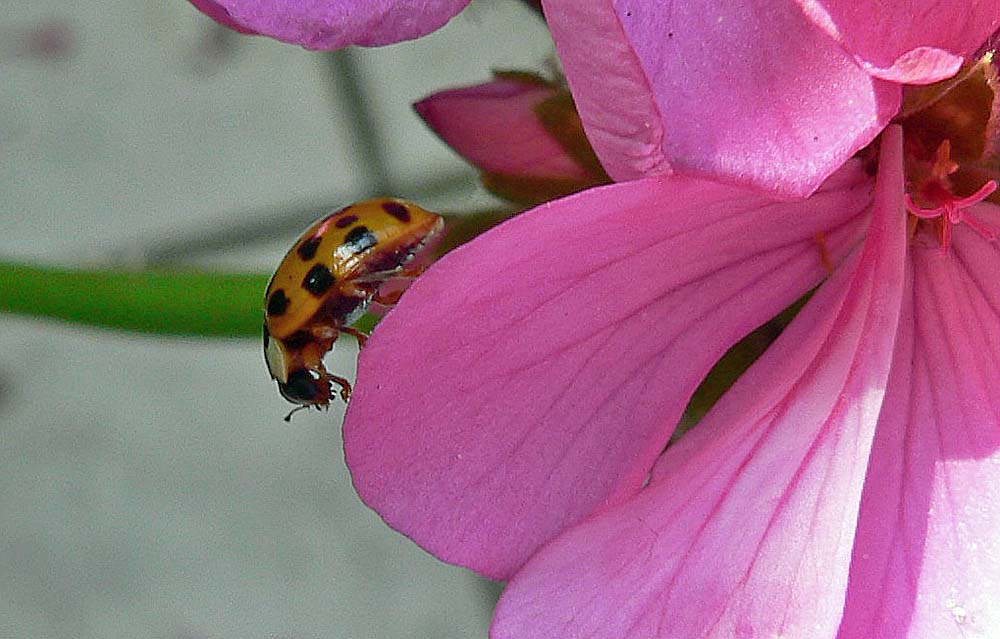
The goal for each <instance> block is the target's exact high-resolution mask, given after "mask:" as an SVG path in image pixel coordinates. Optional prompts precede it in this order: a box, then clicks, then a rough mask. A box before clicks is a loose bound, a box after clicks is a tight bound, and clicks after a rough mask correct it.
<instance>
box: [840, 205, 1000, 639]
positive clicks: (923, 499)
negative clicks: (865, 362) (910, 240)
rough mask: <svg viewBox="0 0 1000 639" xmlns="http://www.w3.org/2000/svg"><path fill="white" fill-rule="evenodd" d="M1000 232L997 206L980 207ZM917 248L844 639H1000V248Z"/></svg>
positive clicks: (965, 237) (972, 239)
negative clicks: (994, 638)
mask: <svg viewBox="0 0 1000 639" xmlns="http://www.w3.org/2000/svg"><path fill="white" fill-rule="evenodd" d="M974 212H975V214H976V215H977V216H978V217H979V218H980V219H984V220H986V221H987V222H992V224H993V225H994V226H995V227H997V228H1000V208H997V207H996V206H993V205H990V204H982V205H978V206H976V207H974ZM927 244H928V245H918V246H915V247H914V248H913V251H912V258H911V263H912V265H911V269H910V270H911V275H910V278H911V285H910V291H911V292H910V293H909V294H908V295H907V297H906V302H905V304H904V310H903V317H902V321H901V326H900V332H899V339H898V342H897V347H896V355H895V361H894V363H893V369H892V376H891V378H890V382H889V390H888V393H887V395H886V400H885V408H884V409H883V413H882V416H881V418H880V421H879V426H878V435H877V437H876V438H875V444H874V448H873V451H872V459H871V463H870V466H869V471H868V476H869V480H868V483H867V484H866V486H865V493H864V497H863V499H862V510H861V521H860V524H859V529H858V536H857V541H856V546H855V549H854V560H853V564H852V566H851V578H850V589H849V591H848V598H847V607H846V614H845V619H844V625H843V627H842V629H841V633H840V637H841V639H881V638H885V639H890V638H891V639H902V638H904V637H906V638H909V637H912V638H923V637H998V636H1000V609H998V608H997V602H1000V491H998V487H1000V409H998V407H1000V384H998V383H997V380H1000V317H998V316H1000V280H998V279H997V273H1000V250H998V247H997V245H996V244H995V243H989V242H987V241H985V240H984V239H982V238H981V237H980V236H979V235H977V234H976V233H975V232H973V231H971V230H970V229H969V228H968V227H965V226H957V227H955V229H954V237H953V244H952V252H951V253H945V252H943V251H942V250H941V248H940V246H938V244H937V240H931V241H930V242H929V243H927Z"/></svg>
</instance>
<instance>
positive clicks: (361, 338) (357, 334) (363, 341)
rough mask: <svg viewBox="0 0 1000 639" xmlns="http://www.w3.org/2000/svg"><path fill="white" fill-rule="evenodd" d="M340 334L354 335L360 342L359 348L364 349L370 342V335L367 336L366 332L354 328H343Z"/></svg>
mask: <svg viewBox="0 0 1000 639" xmlns="http://www.w3.org/2000/svg"><path fill="white" fill-rule="evenodd" d="M340 332H341V333H347V334H348V335H353V336H354V337H355V338H356V339H357V340H358V348H364V347H365V344H366V343H367V342H368V335H366V334H365V333H364V331H359V330H358V329H356V328H354V327H353V326H341V327H340Z"/></svg>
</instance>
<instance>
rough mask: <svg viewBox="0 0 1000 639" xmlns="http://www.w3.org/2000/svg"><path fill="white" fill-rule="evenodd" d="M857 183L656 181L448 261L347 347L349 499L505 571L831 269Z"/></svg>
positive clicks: (586, 503) (599, 192)
mask: <svg viewBox="0 0 1000 639" xmlns="http://www.w3.org/2000/svg"><path fill="white" fill-rule="evenodd" d="M870 185H871V182H870V179H869V178H867V176H865V175H864V173H863V172H862V171H861V170H860V168H859V165H858V164H856V163H850V164H849V165H848V166H847V167H845V169H844V170H843V171H842V172H841V173H840V174H838V175H837V176H836V178H835V179H832V180H831V182H830V184H829V185H828V187H826V188H824V190H823V191H821V192H820V193H818V194H817V195H816V196H815V197H813V198H812V199H811V200H810V201H809V202H808V204H807V205H806V204H803V203H775V202H773V201H770V200H767V199H764V198H762V197H759V196H756V195H754V194H753V193H752V192H749V191H746V190H743V189H739V188H736V187H728V186H721V185H717V184H714V183H709V182H701V181H697V180H691V179H682V178H651V179H646V180H642V181H636V182H632V183H626V184H618V185H612V186H609V187H603V188H596V189H591V190H589V191H586V192H584V193H581V194H578V195H575V196H571V197H567V198H564V199H562V200H558V201H555V202H552V203H550V204H547V205H543V206H540V207H538V208H536V209H533V210H531V211H529V212H527V213H524V214H522V215H520V216H518V217H516V218H514V219H513V220H511V221H509V222H507V223H505V224H503V225H502V226H500V227H498V228H496V229H494V230H493V231H491V232H489V233H487V234H485V235H483V236H481V237H479V238H477V239H476V240H474V241H473V242H471V243H469V244H466V245H465V246H463V247H461V248H459V249H457V250H456V251H454V252H452V253H450V254H449V255H447V256H445V258H444V259H442V260H441V261H440V262H438V263H437V264H436V265H435V266H433V267H432V268H431V269H430V270H429V271H428V272H427V273H426V274H425V275H424V276H423V277H421V278H420V279H419V280H417V282H416V283H415V284H414V285H413V287H412V288H411V289H410V290H409V291H408V292H407V294H406V295H405V296H404V297H403V299H402V302H401V303H400V305H399V306H398V307H397V308H396V309H395V310H393V311H392V312H390V313H389V314H388V316H387V317H386V318H385V320H384V321H383V322H382V324H381V325H379V327H378V329H377V330H376V331H375V333H374V335H373V336H372V338H371V340H370V341H369V342H368V345H367V347H366V348H365V349H364V351H362V353H361V359H360V363H359V368H358V383H357V386H356V387H355V392H354V395H353V397H352V400H351V404H350V406H349V409H348V412H347V417H346V421H345V425H344V442H345V448H346V455H347V463H348V465H349V466H350V468H351V472H352V474H353V477H354V482H355V486H356V488H357V490H358V493H359V494H360V495H361V497H362V499H364V501H365V502H366V503H368V504H369V505H370V506H371V507H373V508H374V509H375V510H377V511H378V512H379V513H380V514H381V515H382V517H383V518H384V519H385V520H386V521H387V522H388V523H389V524H390V525H391V526H393V527H394V528H396V529H398V530H400V531H402V532H403V533H405V534H406V535H408V536H409V537H411V538H412V539H414V541H416V542H417V543H418V544H420V545H421V546H423V547H425V548H426V549H428V550H429V551H430V552H432V553H434V554H435V555H437V556H438V557H439V558H441V559H444V560H446V561H449V562H453V563H457V564H461V565H464V566H468V567H470V568H473V569H474V570H476V571H478V572H481V573H483V574H485V575H488V576H491V577H494V578H507V577H509V576H510V575H511V574H512V573H513V572H514V571H515V570H516V569H517V568H518V567H520V566H521V564H522V563H523V562H524V561H525V560H526V559H527V558H528V557H530V556H531V555H532V553H534V551H535V550H536V549H537V548H538V547H539V546H540V545H541V544H543V543H545V542H546V541H548V540H549V539H551V538H552V537H553V536H554V535H556V534H558V533H559V532H561V531H562V530H564V529H565V528H567V527H569V526H571V525H573V524H576V523H578V522H579V521H581V520H582V519H583V518H585V517H586V516H587V515H589V514H591V513H593V512H594V511H597V510H601V509H603V508H607V507H610V506H613V505H615V504H618V503H620V502H621V501H623V500H624V499H626V498H628V497H629V496H631V495H632V494H634V493H635V491H637V490H638V489H639V488H640V487H641V486H642V484H643V483H644V481H645V480H646V477H647V474H648V472H649V469H650V467H651V465H652V463H653V461H654V460H655V458H656V457H657V456H658V455H659V454H660V452H661V450H662V448H663V446H664V445H665V444H666V442H667V440H668V438H669V436H670V434H671V432H672V431H673V428H674V425H675V423H676V422H677V420H678V418H679V417H680V414H681V412H682V410H683V409H684V406H685V404H686V402H687V400H688V398H689V397H690V395H691V393H692V391H693V390H694V388H695V387H696V386H697V384H698V383H699V382H700V381H701V379H702V378H703V376H704V375H705V374H706V372H707V371H708V370H709V368H710V367H711V366H712V365H713V364H714V363H715V361H716V360H717V359H718V358H719V357H720V356H721V355H722V353H723V352H724V351H725V350H726V349H727V348H728V347H729V346H730V345H732V344H733V343H734V342H735V341H737V340H738V339H740V338H741V337H742V336H743V335H745V334H746V333H748V332H749V331H751V330H752V329H753V328H755V327H756V326H758V325H759V324H761V323H763V322H764V321H765V320H767V319H769V318H770V317H772V316H773V315H774V314H775V313H776V312H777V311H779V310H781V309H782V308H784V307H785V306H787V305H788V304H790V303H791V302H792V301H794V300H795V299H796V298H797V297H798V296H800V295H801V294H802V293H803V292H804V291H806V290H808V289H809V288H810V287H812V286H814V285H815V284H816V283H817V282H818V281H819V280H820V279H821V278H822V277H823V276H824V275H825V273H826V271H825V269H824V267H823V266H822V260H821V258H820V256H821V252H820V250H819V246H818V245H817V243H816V241H815V239H814V238H815V236H816V234H817V233H826V244H827V247H828V249H829V250H830V252H831V254H832V256H833V259H834V260H835V261H836V260H839V259H840V257H841V256H842V255H843V253H844V251H845V250H846V249H847V247H849V246H850V245H851V244H852V243H853V242H854V241H856V237H857V233H858V232H859V231H860V228H859V226H858V223H859V222H860V220H859V213H860V212H861V211H863V210H864V209H865V208H866V206H868V205H869V203H870V198H871V190H870V189H871V186H870Z"/></svg>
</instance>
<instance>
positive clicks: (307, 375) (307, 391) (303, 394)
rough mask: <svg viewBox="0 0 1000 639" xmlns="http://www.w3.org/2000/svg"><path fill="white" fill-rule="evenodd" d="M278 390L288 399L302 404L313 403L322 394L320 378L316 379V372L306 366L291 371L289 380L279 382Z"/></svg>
mask: <svg viewBox="0 0 1000 639" xmlns="http://www.w3.org/2000/svg"><path fill="white" fill-rule="evenodd" d="M278 390H280V391H281V394H282V395H284V396H285V399H287V400H288V401H291V402H297V403H300V404H310V403H313V402H315V401H316V400H317V399H318V398H319V397H320V395H321V394H322V389H321V387H320V384H319V380H318V379H316V377H315V374H314V373H312V372H311V371H308V370H306V369H304V368H300V369H298V370H297V371H292V372H291V373H289V374H288V381H287V382H285V383H284V384H278Z"/></svg>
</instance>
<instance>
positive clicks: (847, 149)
mask: <svg viewBox="0 0 1000 639" xmlns="http://www.w3.org/2000/svg"><path fill="white" fill-rule="evenodd" d="M542 4H543V6H544V7H545V15H546V18H547V19H548V23H549V27H550V28H551V30H552V35H553V37H554V38H555V41H556V46H557V47H558V49H559V55H560V58H561V59H562V62H563V66H564V68H565V71H566V75H567V78H568V79H569V84H570V87H571V88H572V90H573V94H574V95H575V96H576V99H577V105H578V107H579V109H580V115H581V117H582V118H583V121H584V124H585V125H586V127H587V131H588V133H589V135H590V138H591V141H592V142H593V144H594V149H595V150H596V151H597V154H598V156H600V158H601V160H602V161H603V163H604V168H605V169H607V171H608V174H609V175H610V176H611V177H612V178H614V179H615V180H619V181H622V180H629V179H634V178H637V177H642V176H648V175H656V174H662V173H669V172H672V171H674V172H681V173H686V174H695V175H703V176H709V177H711V178H713V179H723V180H726V181H730V182H733V183H737V184H746V185H751V186H755V187H757V188H764V189H768V190H778V191H780V192H782V193H786V194H788V195H797V196H804V195H808V194H809V193H811V192H812V191H814V190H815V189H816V188H817V187H818V186H819V185H820V184H821V183H822V181H823V180H824V179H825V178H826V177H827V176H828V175H830V173H831V172H833V171H834V170H835V169H836V168H837V167H839V166H840V165H842V164H843V163H844V161H845V160H847V159H848V158H850V157H851V156H852V155H853V154H854V153H855V152H857V151H858V150H859V149H861V148H862V147H864V146H865V145H867V144H868V143H869V142H871V140H872V139H873V138H874V137H875V135H876V134H878V132H879V131H881V130H882V128H883V127H884V126H885V125H886V124H887V123H888V122H889V120H890V119H891V118H892V117H893V116H894V115H895V114H896V112H897V111H898V108H899V104H900V96H901V91H902V86H901V85H902V84H904V83H908V84H922V83H928V82H934V81H937V80H940V79H942V78H946V77H950V76H951V75H953V74H954V73H955V72H956V71H957V70H958V67H959V65H960V64H961V63H962V61H963V60H964V59H966V58H967V57H968V55H969V54H971V53H973V52H974V51H975V50H976V48H977V47H979V46H980V45H981V44H982V43H983V42H984V41H985V40H986V38H987V37H988V36H989V35H990V34H991V33H993V32H994V31H995V30H996V29H997V28H998V27H1000V11H998V9H997V5H996V1H995V0H961V1H958V0H956V1H950V2H940V1H939V0H882V1H880V2H856V1H855V0H767V1H765V2H762V1H761V0H733V1H730V2H711V1H708V0H694V1H690V2H652V1H626V0H543V3H542Z"/></svg>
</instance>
